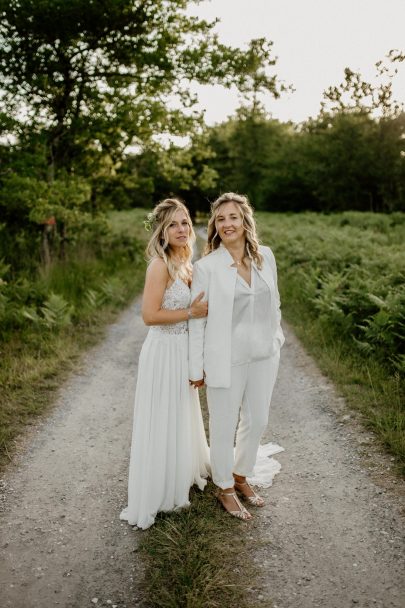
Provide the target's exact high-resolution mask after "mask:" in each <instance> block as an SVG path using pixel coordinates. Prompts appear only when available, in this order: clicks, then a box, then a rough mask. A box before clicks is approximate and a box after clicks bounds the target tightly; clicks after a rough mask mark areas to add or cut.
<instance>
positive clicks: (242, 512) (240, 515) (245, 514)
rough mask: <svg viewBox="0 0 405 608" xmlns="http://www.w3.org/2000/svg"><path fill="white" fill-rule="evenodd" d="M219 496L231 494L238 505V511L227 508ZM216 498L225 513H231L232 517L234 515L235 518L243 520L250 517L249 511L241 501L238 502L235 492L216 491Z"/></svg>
mask: <svg viewBox="0 0 405 608" xmlns="http://www.w3.org/2000/svg"><path fill="white" fill-rule="evenodd" d="M219 496H232V498H233V499H234V501H235V502H236V504H237V505H238V507H239V510H238V511H230V510H228V509H227V508H226V507H225V505H224V503H223V502H222V500H221V499H220V498H219ZM218 500H219V502H220V503H221V505H222V506H223V508H224V509H225V511H226V512H227V513H229V515H232V517H236V518H237V519H241V520H243V521H248V520H249V519H252V516H251V514H250V513H249V511H248V510H247V509H246V507H244V506H243V505H242V503H241V502H240V500H239V498H238V496H237V494H236V492H218Z"/></svg>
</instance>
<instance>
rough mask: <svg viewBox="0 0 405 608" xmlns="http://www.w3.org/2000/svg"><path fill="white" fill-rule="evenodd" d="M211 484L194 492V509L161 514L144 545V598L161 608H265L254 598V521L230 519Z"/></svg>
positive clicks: (145, 537) (146, 534)
mask: <svg viewBox="0 0 405 608" xmlns="http://www.w3.org/2000/svg"><path fill="white" fill-rule="evenodd" d="M215 492H216V488H215V486H214V485H213V484H212V483H210V484H209V485H208V488H206V490H205V491H204V492H200V491H198V490H194V489H193V490H192V491H191V506H190V508H189V509H183V510H180V511H177V512H174V513H170V514H167V515H165V514H160V515H159V516H158V518H157V520H156V523H155V525H154V526H152V527H151V528H150V529H149V530H147V531H146V532H145V533H143V534H144V536H143V538H142V540H141V543H140V552H141V555H142V557H143V558H144V559H145V563H146V567H145V571H144V580H143V596H144V602H145V605H146V606H150V607H156V608H182V607H184V608H217V607H218V608H219V607H221V608H223V607H224V606H238V608H244V607H246V608H247V607H248V606H249V608H254V607H255V606H259V605H260V606H261V607H263V602H262V601H261V602H259V601H257V603H256V600H255V595H256V593H258V591H257V590H255V589H254V581H255V565H254V562H253V561H252V556H251V555H249V554H248V553H249V547H248V542H249V539H248V534H249V529H250V528H251V526H253V525H254V524H253V521H252V522H241V521H238V520H236V519H235V518H232V517H230V516H229V515H227V514H226V513H225V511H224V510H223V509H222V507H221V506H220V505H219V503H218V501H217V499H216V497H215Z"/></svg>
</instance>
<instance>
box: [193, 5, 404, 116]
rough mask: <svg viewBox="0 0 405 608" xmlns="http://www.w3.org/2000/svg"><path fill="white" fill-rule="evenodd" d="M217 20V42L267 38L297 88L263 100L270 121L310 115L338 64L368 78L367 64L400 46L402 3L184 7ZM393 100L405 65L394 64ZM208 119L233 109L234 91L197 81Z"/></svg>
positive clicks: (338, 74) (335, 77) (400, 91)
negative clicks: (218, 19) (288, 92)
mask: <svg viewBox="0 0 405 608" xmlns="http://www.w3.org/2000/svg"><path fill="white" fill-rule="evenodd" d="M191 12H192V13H193V14H196V15H198V16H200V17H202V18H205V19H207V20H212V19H213V18H215V17H219V18H220V19H221V23H220V24H218V25H217V27H216V31H218V33H219V34H220V38H221V40H222V41H223V42H224V43H227V44H230V45H232V46H239V47H242V48H243V47H244V45H246V43H247V42H248V41H249V40H250V39H251V38H258V37H266V38H268V39H270V40H272V41H273V42H274V46H273V49H274V54H275V55H276V56H277V57H278V62H277V64H276V66H275V70H276V73H277V74H278V76H279V78H280V79H282V80H284V81H285V82H286V83H290V84H292V85H293V86H294V87H295V89H296V92H295V93H293V94H284V95H283V96H282V97H281V98H280V99H278V100H274V99H272V98H270V97H269V98H267V99H266V102H265V106H266V109H267V110H268V111H270V112H271V113H272V115H273V117H274V118H278V119H279V120H282V121H286V120H293V121H294V122H300V121H302V120H305V119H306V118H307V117H308V116H316V115H317V114H318V112H319V109H320V101H321V99H322V93H323V91H324V90H325V89H327V88H328V87H329V86H330V85H337V84H339V83H340V82H342V80H343V71H344V68H345V67H350V68H351V69H352V70H354V71H360V72H361V73H362V74H363V76H364V77H365V78H367V79H371V80H373V78H374V75H375V68H374V64H375V63H376V62H377V61H379V60H380V59H383V58H384V56H385V55H387V53H388V52H389V51H390V50H391V49H399V50H402V51H405V0H205V1H204V2H202V3H201V4H200V5H196V6H194V7H193V8H192V9H191ZM396 65H397V67H398V69H399V74H398V75H397V77H396V80H395V83H396V84H395V88H394V93H395V98H396V99H397V100H399V101H402V102H405V62H403V63H402V64H396ZM196 91H197V92H198V94H199V97H200V101H201V107H202V108H205V110H206V112H205V117H206V122H207V123H208V124H213V123H215V122H221V121H223V120H225V119H226V118H227V116H228V115H230V114H232V113H233V112H234V110H235V109H236V108H237V107H238V105H239V101H238V95H237V93H236V91H232V90H228V89H224V88H222V87H211V86H209V87H202V86H197V87H196Z"/></svg>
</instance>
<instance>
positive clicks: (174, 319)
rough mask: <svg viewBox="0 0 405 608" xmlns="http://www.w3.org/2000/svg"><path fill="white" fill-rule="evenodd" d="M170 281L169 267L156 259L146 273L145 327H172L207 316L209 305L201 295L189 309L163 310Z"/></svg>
mask: <svg viewBox="0 0 405 608" xmlns="http://www.w3.org/2000/svg"><path fill="white" fill-rule="evenodd" d="M169 279H170V275H169V272H168V270H167V266H166V264H165V263H164V261H163V260H161V259H160V258H155V259H154V260H152V262H151V263H150V264H149V267H148V269H147V271H146V278H145V287H144V292H143V299H142V318H143V320H144V323H145V325H171V324H173V323H180V322H181V321H188V320H189V319H190V318H199V317H201V316H206V314H207V309H208V307H207V304H206V302H201V300H202V297H203V294H199V296H197V297H196V298H195V299H194V301H193V302H192V304H191V305H190V307H189V308H181V309H179V310H166V309H165V308H162V301H163V296H164V293H165V291H166V287H167V283H168V281H169Z"/></svg>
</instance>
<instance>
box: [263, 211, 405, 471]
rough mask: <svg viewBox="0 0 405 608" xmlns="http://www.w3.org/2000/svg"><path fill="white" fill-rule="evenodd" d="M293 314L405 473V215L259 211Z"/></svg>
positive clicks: (300, 332) (286, 306)
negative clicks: (404, 252)
mask: <svg viewBox="0 0 405 608" xmlns="http://www.w3.org/2000/svg"><path fill="white" fill-rule="evenodd" d="M258 225H259V230H260V235H261V238H262V241H263V242H264V243H265V244H268V245H270V246H271V247H272V249H273V251H274V253H275V255H276V259H277V264H278V272H279V287H280V293H281V299H282V312H283V316H284V318H285V319H286V320H287V321H288V322H289V323H291V325H292V327H293V328H294V331H295V332H296V334H297V336H298V337H299V338H300V339H301V341H302V343H303V344H304V346H305V347H306V348H307V350H308V351H309V352H310V354H311V355H313V356H314V358H315V359H316V360H317V362H318V364H319V366H320V368H321V369H322V371H323V372H324V373H325V374H327V375H328V376H329V377H330V378H331V379H332V380H333V382H334V383H335V384H336V386H337V387H338V389H339V390H340V392H341V393H342V395H343V396H344V397H345V399H346V401H347V403H348V405H349V406H350V407H351V408H353V410H355V411H357V413H358V416H359V417H360V418H361V420H362V421H363V423H364V424H365V425H366V426H368V427H371V428H372V429H373V430H374V431H375V433H376V435H377V436H378V437H379V439H380V441H381V443H382V444H383V445H384V446H385V448H386V449H387V450H388V452H389V453H391V454H392V455H393V456H394V457H395V459H396V465H397V468H398V470H399V471H401V472H402V473H405V404H404V392H405V390H404V371H405V370H404V368H403V366H404V359H403V352H404V351H403V344H404V328H405V325H404V322H405V297H404V285H405V264H404V257H403V243H404V241H405V214H400V213H396V214H393V215H391V216H387V215H382V214H372V213H355V212H347V213H341V214H335V215H327V216H323V215H320V214H314V213H304V214H300V215H281V214H268V213H259V214H258Z"/></svg>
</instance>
